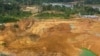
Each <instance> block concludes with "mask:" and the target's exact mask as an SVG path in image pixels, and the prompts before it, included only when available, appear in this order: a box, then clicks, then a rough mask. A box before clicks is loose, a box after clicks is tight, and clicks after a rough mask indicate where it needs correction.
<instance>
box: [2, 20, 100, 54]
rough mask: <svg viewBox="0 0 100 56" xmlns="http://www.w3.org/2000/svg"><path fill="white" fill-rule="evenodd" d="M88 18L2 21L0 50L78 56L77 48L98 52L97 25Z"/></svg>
mask: <svg viewBox="0 0 100 56" xmlns="http://www.w3.org/2000/svg"><path fill="white" fill-rule="evenodd" d="M99 24H100V23H99V22H98V21H92V20H86V19H85V20H66V21H65V20H64V21H63V20H57V21H34V20H32V19H30V20H27V19H24V20H21V21H19V22H16V23H8V24H5V25H6V26H5V29H4V30H0V51H1V52H2V53H4V54H7V55H12V56H14V55H16V56H22V55H24V56H40V55H41V56H79V54H80V53H81V51H82V50H81V49H80V48H87V49H89V50H91V51H93V52H94V53H96V54H97V55H100V53H99V51H100V48H99V47H100V44H99V43H100V38H99V37H100V31H99V29H100V26H99Z"/></svg>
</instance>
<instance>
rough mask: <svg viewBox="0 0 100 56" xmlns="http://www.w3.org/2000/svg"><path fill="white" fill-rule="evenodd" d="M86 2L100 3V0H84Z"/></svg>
mask: <svg viewBox="0 0 100 56" xmlns="http://www.w3.org/2000/svg"><path fill="white" fill-rule="evenodd" d="M84 1H85V3H86V4H100V0H84Z"/></svg>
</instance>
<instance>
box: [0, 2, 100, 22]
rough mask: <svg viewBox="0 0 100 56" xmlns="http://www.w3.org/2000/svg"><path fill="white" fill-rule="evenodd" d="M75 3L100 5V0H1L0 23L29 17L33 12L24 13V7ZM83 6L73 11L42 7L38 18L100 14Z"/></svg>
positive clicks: (58, 7)
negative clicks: (58, 12)
mask: <svg viewBox="0 0 100 56" xmlns="http://www.w3.org/2000/svg"><path fill="white" fill-rule="evenodd" d="M75 1H79V2H80V1H83V2H84V4H100V0H0V23H6V22H13V21H14V22H15V21H18V20H19V19H21V18H25V17H29V16H30V15H32V13H31V12H26V11H22V10H21V8H22V7H23V6H31V5H38V6H41V4H42V3H53V2H54V3H68V2H75ZM80 5H81V4H77V5H74V7H73V9H71V8H66V7H65V6H62V7H60V6H51V5H48V6H41V7H42V9H41V12H40V13H39V14H38V15H36V16H38V17H53V16H55V17H63V18H68V17H70V15H72V14H76V13H79V12H80V13H81V14H99V13H100V11H99V10H98V9H97V8H96V9H93V8H92V7H89V6H83V5H81V6H80ZM44 11H56V12H57V11H60V12H63V13H62V14H54V13H44Z"/></svg>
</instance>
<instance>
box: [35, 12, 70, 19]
mask: <svg viewBox="0 0 100 56" xmlns="http://www.w3.org/2000/svg"><path fill="white" fill-rule="evenodd" d="M35 17H37V18H39V19H49V18H55V17H57V18H64V19H68V18H69V15H68V14H65V13H63V14H55V13H39V14H38V15H36V16H35Z"/></svg>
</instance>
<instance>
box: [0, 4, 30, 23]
mask: <svg viewBox="0 0 100 56" xmlns="http://www.w3.org/2000/svg"><path fill="white" fill-rule="evenodd" d="M29 15H31V13H30V12H25V11H22V10H21V7H20V5H18V4H16V3H5V2H0V23H5V22H13V21H17V20H18V19H19V18H23V17H28V16H29Z"/></svg>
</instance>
